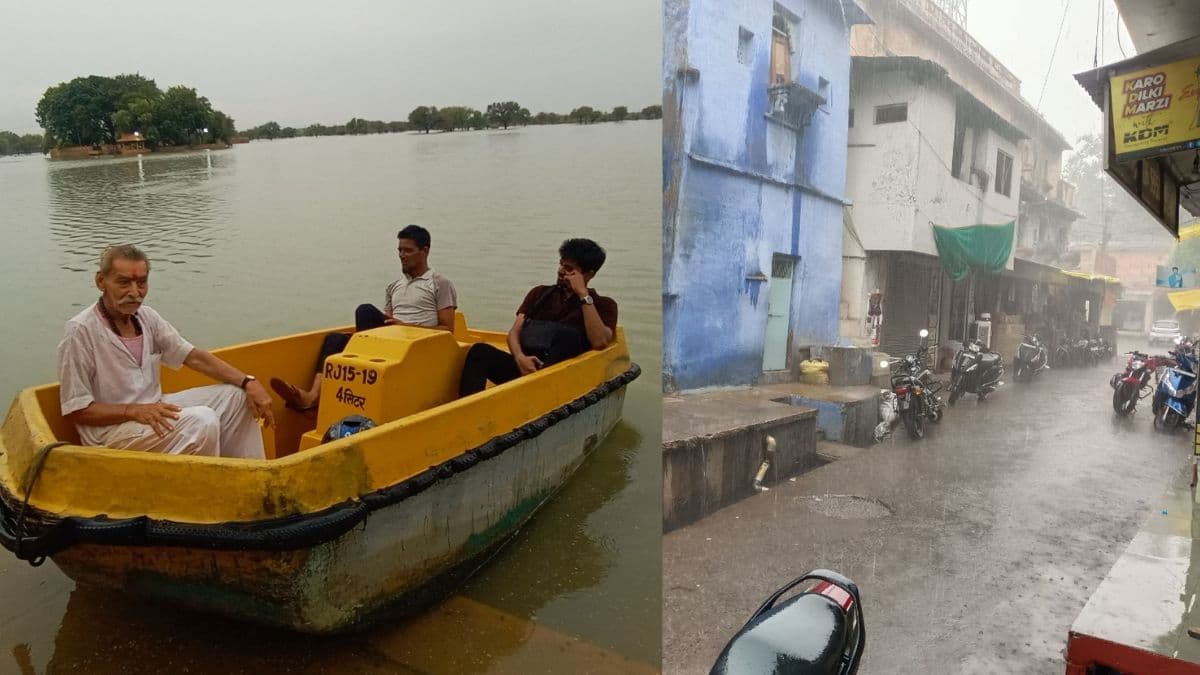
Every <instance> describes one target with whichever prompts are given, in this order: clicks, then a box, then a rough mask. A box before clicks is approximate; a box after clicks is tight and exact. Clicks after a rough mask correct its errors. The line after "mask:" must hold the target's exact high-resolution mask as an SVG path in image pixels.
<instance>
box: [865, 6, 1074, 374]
mask: <svg viewBox="0 0 1200 675" xmlns="http://www.w3.org/2000/svg"><path fill="white" fill-rule="evenodd" d="M860 4H861V5H862V6H863V9H864V10H865V11H866V12H867V14H868V15H869V16H870V18H871V22H870V23H865V24H862V25H858V26H856V27H855V28H854V31H853V36H852V40H851V49H852V54H853V55H854V61H853V63H854V72H853V87H852V89H851V109H852V110H851V129H850V138H849V143H850V154H849V166H848V177H847V194H848V196H849V198H850V201H851V202H852V203H853V207H852V208H851V209H849V212H848V214H847V232H848V236H847V244H846V254H845V255H846V260H845V265H846V271H845V273H844V277H843V289H842V306H841V318H842V332H843V335H846V336H847V337H850V338H857V339H859V340H862V339H864V338H865V333H866V331H865V326H866V315H867V310H868V296H869V295H870V294H871V292H872V291H874V290H875V289H876V288H878V289H879V290H880V291H881V292H882V307H883V321H882V325H881V327H880V331H879V335H878V338H879V343H880V348H881V349H882V350H883V351H885V352H888V353H907V352H908V351H910V350H912V349H914V348H915V347H916V346H917V343H918V341H919V338H918V336H917V333H918V331H919V330H920V329H921V328H926V329H928V330H929V331H930V333H931V335H932V336H933V339H934V340H935V341H937V342H946V341H961V340H964V339H969V338H971V337H972V335H973V329H974V328H973V327H974V325H975V322H976V321H977V320H978V319H979V318H980V317H981V315H982V314H984V313H988V314H991V315H992V316H993V319H994V320H998V321H1000V322H1002V323H1003V324H1004V325H1003V326H1002V327H997V329H996V330H995V331H993V335H997V336H998V337H1000V338H1001V339H1002V341H1003V342H1004V343H1005V344H1004V345H1002V346H1004V347H1006V348H1007V347H1011V345H1010V344H1009V343H1012V342H1013V341H1014V340H1016V341H1019V337H1020V336H1019V335H1017V333H1019V332H1020V331H1022V330H1024V327H1025V326H1024V324H1025V323H1026V321H1025V318H1026V317H1030V318H1031V321H1033V320H1034V319H1032V317H1037V319H1036V321H1039V322H1044V319H1045V317H1047V316H1048V315H1050V314H1054V313H1055V312H1056V310H1055V309H1054V307H1056V306H1063V305H1066V304H1069V303H1070V302H1072V301H1071V300H1069V299H1068V298H1067V297H1066V295H1065V294H1064V295H1063V297H1062V299H1058V298H1055V297H1053V296H1054V295H1055V293H1057V292H1058V291H1059V290H1060V289H1063V288H1066V286H1067V283H1066V278H1065V277H1063V276H1062V275H1061V274H1058V270H1057V267H1058V266H1060V265H1061V261H1062V257H1063V255H1064V254H1065V253H1066V251H1067V243H1068V232H1069V229H1070V225H1071V223H1072V222H1073V221H1074V220H1075V219H1077V218H1079V217H1080V215H1081V214H1079V213H1078V212H1076V211H1075V210H1074V208H1073V202H1074V186H1072V185H1070V184H1069V183H1067V182H1065V181H1063V179H1062V175H1061V172H1062V153H1063V151H1064V150H1068V149H1070V145H1069V144H1068V143H1067V142H1066V139H1064V138H1063V137H1062V135H1061V134H1060V133H1059V132H1058V131H1056V130H1055V129H1054V128H1053V127H1052V126H1051V125H1050V124H1049V123H1048V122H1047V121H1046V120H1045V119H1043V118H1042V117H1041V116H1040V115H1039V114H1038V113H1037V112H1036V111H1035V110H1034V108H1033V106H1031V105H1030V104H1029V103H1028V102H1027V101H1025V100H1024V99H1023V98H1022V97H1021V94H1020V81H1019V80H1018V79H1017V77H1016V76H1015V75H1013V73H1012V72H1011V71H1009V70H1008V68H1006V67H1005V66H1004V64H1003V63H1001V62H1000V61H999V60H998V59H997V58H996V57H994V56H992V55H991V54H990V53H989V52H988V51H987V50H986V49H984V48H983V46H982V45H980V44H979V42H978V41H977V40H975V39H974V38H973V37H972V36H971V35H970V34H969V33H968V32H967V30H966V29H965V27H964V26H963V25H962V24H963V20H964V18H965V5H964V4H963V3H956V2H936V3H935V2H929V1H927V0H860ZM1010 222H1011V223H1014V224H1015V227H1014V234H1013V240H1012V246H1011V249H1012V252H1011V253H1010V255H1009V258H1008V260H1007V261H1006V262H1005V264H1004V266H1003V269H1002V270H1001V271H1000V273H998V274H973V275H972V276H971V277H970V278H967V279H964V280H962V281H958V282H955V281H952V280H951V279H950V277H949V276H947V275H946V274H945V273H944V272H943V269H942V265H941V261H940V259H939V258H938V251H937V248H936V246H935V244H934V238H933V225H938V226H942V227H949V228H958V227H964V226H972V225H1001V224H1005V223H1010ZM1058 313H1067V312H1062V311H1059V312H1058Z"/></svg>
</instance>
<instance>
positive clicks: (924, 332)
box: [917, 328, 929, 338]
mask: <svg viewBox="0 0 1200 675" xmlns="http://www.w3.org/2000/svg"><path fill="white" fill-rule="evenodd" d="M917 335H920V336H921V337H923V338H927V337H929V331H927V330H925V329H924V328H922V329H921V332H920V333H917Z"/></svg>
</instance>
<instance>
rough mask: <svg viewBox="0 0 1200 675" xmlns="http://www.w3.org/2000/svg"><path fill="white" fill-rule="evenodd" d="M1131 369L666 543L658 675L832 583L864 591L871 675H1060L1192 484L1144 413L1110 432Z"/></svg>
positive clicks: (729, 514)
mask: <svg viewBox="0 0 1200 675" xmlns="http://www.w3.org/2000/svg"><path fill="white" fill-rule="evenodd" d="M1131 346H1133V345H1132V344H1131V342H1130V340H1128V339H1125V340H1123V341H1122V343H1121V347H1122V348H1123V349H1128V348H1130V347H1131ZM1158 351H1162V350H1161V349H1160V350H1158ZM1123 364H1124V360H1123V358H1122V357H1117V358H1116V359H1114V361H1113V362H1112V363H1111V364H1107V363H1106V364H1102V365H1100V366H1098V367H1096V368H1093V369H1081V370H1062V371H1058V370H1055V371H1051V372H1049V373H1047V374H1046V375H1045V376H1044V377H1043V378H1042V379H1040V380H1039V381H1036V382H1035V383H1032V384H1020V385H1014V384H1012V383H1009V384H1006V386H1005V387H1004V388H1003V389H1002V390H1001V391H1000V392H997V393H996V394H995V395H994V398H992V399H989V400H988V401H987V402H985V403H982V404H980V403H978V402H976V401H975V399H974V398H973V397H972V398H965V399H964V400H962V401H960V402H959V403H958V405H957V406H956V407H955V408H953V409H951V410H950V411H949V412H948V414H947V415H946V419H945V420H944V421H943V422H942V424H941V426H940V427H935V428H933V429H932V430H931V431H930V432H929V433H927V435H926V438H925V439H924V440H923V441H916V442H914V441H910V440H909V439H908V438H907V436H905V435H904V434H903V429H902V428H901V429H900V434H899V437H897V438H894V439H890V440H888V441H885V442H884V443H882V444H880V445H877V446H875V447H874V448H871V449H870V450H867V451H865V452H862V453H860V454H858V455H856V456H853V457H850V458H848V459H844V460H841V461H838V462H835V463H832V464H828V465H826V466H823V467H821V468H819V469H816V470H815V471H812V472H810V473H808V474H805V475H803V476H800V477H799V478H797V479H796V480H795V481H794V482H784V483H783V484H781V485H779V486H777V487H776V488H774V489H772V490H771V491H770V492H768V493H765V494H762V495H758V496H756V497H753V498H750V499H748V500H745V501H743V502H741V503H739V504H735V505H734V506H732V507H729V508H727V509H724V510H722V511H720V512H718V513H716V514H714V515H713V516H711V517H709V518H707V519H705V520H703V521H701V522H699V523H697V524H695V525H693V526H691V527H687V528H684V529H681V530H677V531H675V532H673V533H671V534H669V535H667V536H665V537H664V539H663V575H664V579H663V599H664V609H663V638H664V653H663V667H664V672H665V673H695V672H707V669H708V668H709V667H710V666H711V664H712V662H713V660H715V658H716V655H717V654H718V653H719V652H720V649H721V647H722V646H723V644H724V642H725V640H726V639H727V638H728V637H729V636H730V635H732V634H733V633H734V632H735V631H736V630H737V628H739V627H740V625H741V623H742V622H743V621H744V620H745V619H746V618H747V617H748V615H749V614H750V612H752V611H753V610H754V608H755V607H756V606H757V605H758V603H759V602H760V601H761V599H762V598H764V597H765V596H767V595H768V594H769V593H770V592H771V591H772V590H774V589H775V588H776V587H778V586H780V585H782V584H783V583H784V582H786V581H787V580H789V579H790V578H792V577H793V576H796V575H798V574H800V573H802V572H804V571H807V570H809V569H813V568H820V567H825V568H830V569H834V570H838V571H841V572H843V573H845V574H847V575H849V576H850V577H851V578H852V579H854V580H855V581H856V582H858V584H859V586H860V588H861V590H862V594H863V606H864V609H865V611H866V625H867V650H866V657H865V659H864V661H863V666H862V668H861V670H860V671H859V672H860V673H862V674H863V675H871V674H873V673H896V672H906V673H928V674H934V673H1055V674H1060V673H1062V672H1063V668H1064V666H1063V656H1062V654H1063V649H1064V648H1065V645H1066V637H1067V631H1068V629H1069V628H1070V625H1071V622H1072V621H1073V620H1074V619H1075V617H1076V616H1077V615H1078V614H1079V611H1080V610H1081V609H1082V608H1083V606H1084V604H1085V603H1086V602H1087V599H1088V597H1089V596H1090V595H1091V593H1092V591H1093V590H1094V589H1095V588H1096V586H1097V585H1098V584H1099V582H1100V581H1101V580H1102V579H1103V578H1104V576H1105V575H1106V574H1107V573H1108V571H1109V569H1110V568H1111V566H1112V564H1113V562H1114V561H1115V560H1116V558H1117V557H1118V556H1119V555H1120V553H1121V552H1122V551H1123V550H1124V549H1125V547H1126V546H1127V545H1128V544H1129V542H1130V540H1131V539H1132V538H1133V536H1134V534H1135V533H1136V532H1137V530H1138V529H1139V528H1140V527H1141V526H1142V525H1144V524H1145V523H1146V521H1147V519H1149V518H1155V517H1160V518H1161V517H1162V514H1161V513H1160V512H1159V511H1157V510H1155V509H1156V508H1157V504H1158V500H1159V498H1160V497H1161V496H1162V495H1163V493H1164V491H1165V490H1166V488H1167V487H1168V485H1170V484H1172V483H1173V482H1178V481H1187V479H1188V478H1190V449H1191V444H1190V441H1191V435H1190V434H1189V433H1187V432H1180V433H1178V434H1177V435H1175V436H1173V437H1163V436H1161V435H1159V434H1156V433H1154V431H1153V429H1152V427H1151V418H1150V414H1149V408H1148V406H1147V407H1145V409H1144V410H1143V409H1141V408H1139V410H1138V412H1137V414H1135V415H1134V416H1132V418H1130V419H1127V420H1118V419H1115V415H1114V414H1113V412H1112V407H1111V396H1112V390H1111V389H1110V388H1109V387H1108V384H1107V382H1108V378H1109V377H1110V376H1111V374H1112V372H1114V371H1115V370H1117V369H1118V366H1119V365H1123ZM1184 484H1186V482H1185V483H1184ZM834 495H856V496H861V497H865V498H867V499H870V500H878V502H879V503H881V504H882V507H884V508H879V507H878V504H877V503H872V502H863V501H860V500H845V499H841V498H837V497H833V498H831V496H834ZM818 497H820V498H821V499H819V500H818V499H817V498H818ZM843 502H844V503H843ZM864 506H865V507H866V508H864Z"/></svg>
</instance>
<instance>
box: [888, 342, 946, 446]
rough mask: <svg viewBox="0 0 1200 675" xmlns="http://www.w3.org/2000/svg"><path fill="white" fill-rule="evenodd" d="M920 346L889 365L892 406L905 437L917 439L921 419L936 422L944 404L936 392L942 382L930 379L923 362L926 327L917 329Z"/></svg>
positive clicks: (921, 429) (922, 426) (921, 430)
mask: <svg viewBox="0 0 1200 675" xmlns="http://www.w3.org/2000/svg"><path fill="white" fill-rule="evenodd" d="M920 335H921V348H920V349H919V350H917V353H916V354H909V355H908V356H905V357H904V358H903V359H900V361H898V362H897V363H896V365H895V367H894V368H893V369H892V391H893V392H894V393H895V394H896V410H897V412H898V413H899V415H900V420H901V421H902V422H904V428H905V429H907V430H908V437H909V438H911V439H913V440H918V439H920V438H923V437H924V436H925V420H929V421H930V422H934V423H937V422H940V421H941V419H942V413H943V411H944V410H945V405H944V404H943V403H942V399H941V397H939V396H938V392H939V391H941V389H942V385H941V383H940V382H937V381H935V380H934V379H933V371H931V370H930V369H929V367H928V366H927V365H926V358H927V352H928V351H929V348H928V344H926V342H925V340H926V338H928V337H929V331H927V330H925V329H924V328H922V329H921V333H920Z"/></svg>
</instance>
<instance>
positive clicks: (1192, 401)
mask: <svg viewBox="0 0 1200 675" xmlns="http://www.w3.org/2000/svg"><path fill="white" fill-rule="evenodd" d="M1171 356H1173V357H1174V359H1175V365H1173V366H1170V367H1167V368H1165V369H1164V370H1163V373H1162V376H1161V377H1160V378H1159V381H1158V389H1157V391H1155V392H1154V401H1153V403H1152V404H1151V409H1152V410H1153V411H1154V428H1155V429H1157V430H1159V431H1166V432H1170V431H1174V430H1175V429H1176V428H1178V427H1179V426H1181V425H1183V424H1184V423H1185V422H1186V420H1187V418H1188V416H1189V415H1191V413H1192V408H1194V407H1195V405H1196V375H1197V371H1196V354H1195V351H1194V350H1193V348H1192V343H1191V341H1190V340H1180V341H1179V342H1177V343H1176V345H1175V350H1174V351H1173V352H1171Z"/></svg>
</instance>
